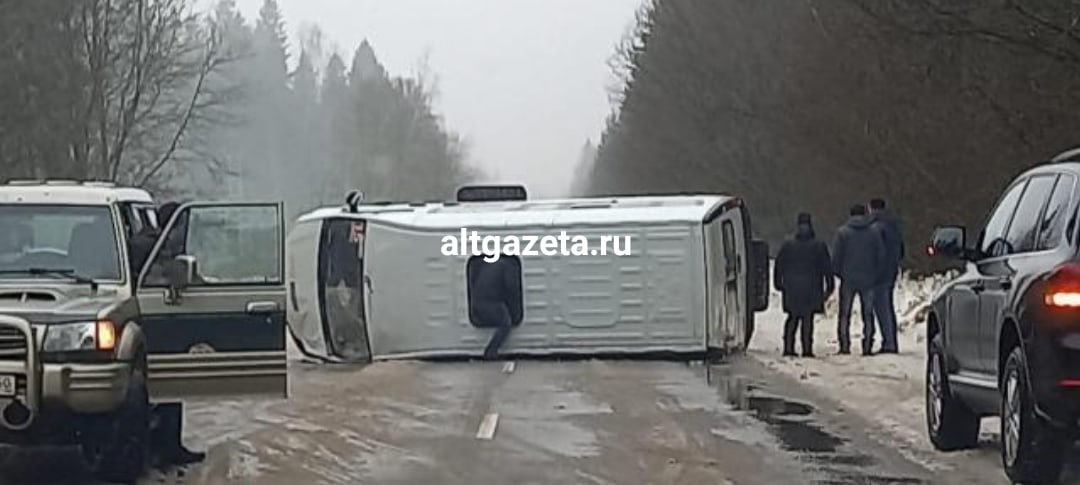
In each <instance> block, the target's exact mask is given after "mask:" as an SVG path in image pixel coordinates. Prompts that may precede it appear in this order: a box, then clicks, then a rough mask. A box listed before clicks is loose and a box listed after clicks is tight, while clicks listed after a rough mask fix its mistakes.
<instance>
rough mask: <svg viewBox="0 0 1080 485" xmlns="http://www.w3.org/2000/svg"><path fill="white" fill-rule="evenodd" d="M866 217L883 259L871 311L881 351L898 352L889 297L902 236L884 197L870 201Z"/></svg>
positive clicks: (897, 270)
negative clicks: (882, 247) (881, 246)
mask: <svg viewBox="0 0 1080 485" xmlns="http://www.w3.org/2000/svg"><path fill="white" fill-rule="evenodd" d="M870 218H871V220H872V223H873V226H874V228H875V229H877V230H878V231H879V232H880V233H881V236H882V239H883V240H884V242H885V262H884V264H883V265H882V268H881V277H880V279H879V281H878V284H877V285H875V286H874V314H875V316H876V317H877V321H878V325H880V326H881V353H885V354H895V353H897V352H899V346H898V342H897V336H898V335H897V334H898V330H897V324H896V306H895V304H894V302H893V297H894V293H895V291H896V279H897V277H898V276H899V274H900V262H901V261H902V260H903V259H904V237H903V233H902V232H901V230H900V218H899V217H897V216H896V214H895V213H893V212H892V211H890V210H889V209H887V208H886V207H885V200H884V199H873V200H871V201H870Z"/></svg>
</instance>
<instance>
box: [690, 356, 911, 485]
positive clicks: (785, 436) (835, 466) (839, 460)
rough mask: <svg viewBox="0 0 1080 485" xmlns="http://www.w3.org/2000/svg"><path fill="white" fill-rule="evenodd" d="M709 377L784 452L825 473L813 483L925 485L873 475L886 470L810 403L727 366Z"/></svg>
mask: <svg viewBox="0 0 1080 485" xmlns="http://www.w3.org/2000/svg"><path fill="white" fill-rule="evenodd" d="M707 379H708V380H709V382H710V384H713V385H716V386H717V387H719V388H720V390H721V392H722V393H723V394H724V395H725V397H726V398H727V401H728V403H730V404H731V405H732V406H733V407H735V409H738V410H741V411H745V412H746V413H748V414H749V415H751V416H753V417H754V418H755V419H757V420H759V421H761V422H762V423H765V424H766V425H767V426H768V428H769V431H770V432H771V434H772V435H773V436H774V437H775V438H776V439H777V441H778V442H779V443H780V447H781V448H782V449H784V450H786V451H789V452H791V453H794V454H795V455H796V456H797V457H798V458H799V460H800V461H802V462H804V463H805V464H806V465H807V466H808V468H810V469H811V470H814V471H816V472H818V473H820V474H821V475H822V476H823V478H821V479H818V480H815V481H814V482H812V483H814V484H815V485H854V484H874V485H879V484H880V485H885V484H921V483H925V482H924V481H923V480H921V479H918V478H912V477H902V476H886V475H880V474H877V473H874V472H876V471H879V470H880V467H881V466H882V464H881V463H880V462H879V461H878V459H876V458H875V457H873V456H870V455H866V454H862V453H859V452H857V451H856V450H853V449H851V446H850V444H849V442H848V440H846V439H844V438H842V437H840V436H837V435H835V434H832V433H830V432H829V431H827V430H826V429H825V428H823V427H822V426H821V425H820V424H818V423H817V422H816V420H815V416H814V415H815V412H816V411H817V410H816V409H815V408H814V406H813V405H811V404H808V403H805V402H799V401H795V400H791V399H787V398H785V397H783V396H781V395H778V394H775V393H770V392H768V390H767V389H766V388H765V386H764V385H763V384H761V383H758V382H752V381H748V380H747V379H745V378H743V377H741V376H737V375H733V374H731V373H730V370H728V369H726V368H723V367H713V368H711V369H710V371H709V372H708V375H707Z"/></svg>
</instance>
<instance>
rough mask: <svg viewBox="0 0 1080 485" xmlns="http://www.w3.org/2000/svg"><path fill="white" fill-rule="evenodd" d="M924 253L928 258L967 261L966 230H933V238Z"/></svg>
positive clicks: (939, 228) (961, 227) (948, 228)
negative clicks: (938, 257)
mask: <svg viewBox="0 0 1080 485" xmlns="http://www.w3.org/2000/svg"><path fill="white" fill-rule="evenodd" d="M926 252H927V253H928V254H929V255H930V256H943V257H946V258H953V259H967V258H968V254H969V251H968V249H967V229H965V228H964V227H963V226H942V227H938V228H937V229H934V236H933V239H932V240H931V242H930V247H928V248H927V250H926Z"/></svg>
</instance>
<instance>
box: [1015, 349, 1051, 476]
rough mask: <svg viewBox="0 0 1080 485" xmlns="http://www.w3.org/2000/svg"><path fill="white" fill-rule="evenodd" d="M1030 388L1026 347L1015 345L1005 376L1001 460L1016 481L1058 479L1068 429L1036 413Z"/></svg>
mask: <svg viewBox="0 0 1080 485" xmlns="http://www.w3.org/2000/svg"><path fill="white" fill-rule="evenodd" d="M1030 389H1031V386H1030V382H1029V381H1028V372H1027V361H1026V359H1025V358H1024V353H1023V350H1022V349H1021V348H1019V347H1017V348H1014V349H1013V350H1012V352H1011V353H1010V354H1009V360H1008V361H1007V362H1006V363H1005V370H1004V372H1003V374H1002V378H1001V460H1002V463H1003V464H1004V465H1005V473H1006V474H1008V475H1009V478H1010V479H1011V480H1012V481H1013V482H1014V483H1056V482H1057V480H1058V479H1059V478H1060V476H1061V469H1062V465H1063V461H1064V458H1065V445H1066V442H1065V439H1064V433H1063V432H1061V431H1060V430H1058V429H1055V428H1054V427H1053V426H1052V425H1051V424H1050V423H1048V422H1046V421H1045V420H1044V419H1042V418H1041V417H1039V416H1038V415H1037V414H1036V413H1035V405H1034V402H1033V401H1032V397H1031V393H1030Z"/></svg>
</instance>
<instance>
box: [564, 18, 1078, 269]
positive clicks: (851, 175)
mask: <svg viewBox="0 0 1080 485" xmlns="http://www.w3.org/2000/svg"><path fill="white" fill-rule="evenodd" d="M1078 17H1080V6H1078V4H1077V2H1065V1H1057V0H1025V1H1023V2H1020V1H1014V0H1000V1H977V0H964V1H956V0H950V1H946V0H835V1H834V0H770V1H757V2H754V1H741V0H647V1H646V3H645V5H644V6H643V7H642V9H641V10H640V12H639V14H638V18H637V22H636V25H635V27H634V29H633V31H632V32H631V33H629V34H628V36H627V38H626V39H625V41H624V43H623V44H622V45H621V46H620V47H619V49H618V50H617V52H616V55H615V56H614V57H613V67H614V71H615V73H616V75H617V78H618V83H617V86H615V87H614V89H612V95H613V104H614V106H615V108H616V109H615V110H614V111H615V112H614V114H613V115H612V116H611V117H610V119H609V120H608V124H607V127H606V130H605V132H604V135H603V137H602V140H601V141H600V144H599V148H598V153H597V155H596V157H595V159H594V160H593V164H592V166H591V169H590V170H581V171H580V172H581V176H579V178H578V180H576V181H575V184H574V185H575V187H576V188H577V189H578V192H579V193H583V194H589V195H601V194H602V195H610V194H622V193H640V192H666V193H674V192H695V191H704V192H729V193H733V194H738V195H740V196H743V197H744V198H745V199H746V200H747V202H748V205H749V207H750V209H751V211H752V212H753V214H754V216H755V222H756V227H755V232H757V233H758V235H759V236H763V237H765V238H767V239H768V240H770V241H771V243H772V244H773V246H774V247H775V246H776V244H778V243H779V242H780V240H781V238H783V237H784V236H785V235H786V234H788V233H790V232H791V230H792V228H793V226H794V221H795V217H796V214H797V213H798V212H800V211H808V212H811V213H812V214H814V216H815V219H816V226H817V230H818V233H819V234H820V235H824V236H826V237H828V238H830V239H831V237H832V234H833V230H834V229H835V227H836V226H837V225H838V224H840V223H841V222H842V221H843V220H844V218H846V214H847V211H848V208H849V207H850V206H851V205H852V204H854V203H859V202H864V201H866V200H867V199H869V198H870V197H875V196H881V197H883V198H885V199H887V200H888V201H889V203H890V204H891V205H892V206H893V207H894V208H895V209H896V211H897V212H898V213H899V214H900V216H901V217H902V219H903V222H904V228H905V231H906V234H905V237H906V242H907V246H908V247H909V248H912V249H913V250H911V251H908V259H909V261H908V263H909V264H911V265H913V266H915V267H919V268H926V267H927V262H926V261H925V259H924V258H923V257H922V253H921V251H920V250H919V248H922V247H925V245H926V241H927V240H928V238H929V233H930V231H931V230H932V227H933V226H934V225H935V224H941V223H964V224H967V225H968V226H969V227H972V228H975V230H977V228H978V226H980V225H981V224H982V222H983V219H984V218H985V216H986V214H987V212H988V211H989V210H990V209H991V207H992V205H993V204H994V203H995V201H996V198H997V196H998V195H999V194H1000V192H1001V190H1002V189H1003V187H1004V185H1005V184H1007V183H1008V182H1009V180H1010V178H1011V177H1013V176H1014V175H1016V174H1017V173H1019V172H1020V171H1022V170H1023V169H1025V168H1026V167H1029V166H1031V165H1033V164H1035V163H1039V162H1041V161H1045V160H1047V159H1048V158H1049V157H1051V156H1053V155H1055V154H1056V153H1057V152H1059V151H1062V150H1064V149H1067V148H1070V147H1072V146H1073V145H1076V144H1080V138H1078V136H1077V133H1076V128H1077V126H1080V125H1078V123H1077V122H1078V121H1080V111H1078V110H1077V109H1076V106H1077V104H1078V101H1080V72H1078V71H1080V28H1078V27H1077V25H1076V19H1077V18H1078Z"/></svg>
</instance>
